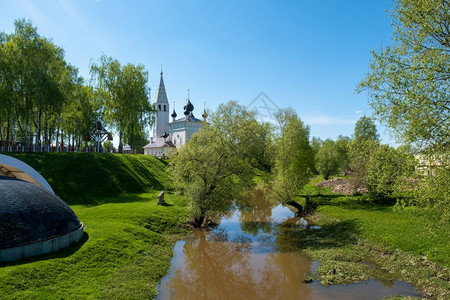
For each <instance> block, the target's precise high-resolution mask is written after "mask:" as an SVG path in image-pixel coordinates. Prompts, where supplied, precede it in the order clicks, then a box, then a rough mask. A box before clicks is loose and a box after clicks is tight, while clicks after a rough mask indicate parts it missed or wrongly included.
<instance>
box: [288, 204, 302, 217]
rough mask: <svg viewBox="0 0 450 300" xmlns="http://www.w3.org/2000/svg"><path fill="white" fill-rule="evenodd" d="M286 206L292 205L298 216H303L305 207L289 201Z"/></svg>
mask: <svg viewBox="0 0 450 300" xmlns="http://www.w3.org/2000/svg"><path fill="white" fill-rule="evenodd" d="M286 204H287V205H291V206H293V207H295V208H296V209H297V213H296V215H300V214H302V213H303V212H304V209H303V206H301V205H300V204H298V203H297V202H295V201H288V202H287V203H286Z"/></svg>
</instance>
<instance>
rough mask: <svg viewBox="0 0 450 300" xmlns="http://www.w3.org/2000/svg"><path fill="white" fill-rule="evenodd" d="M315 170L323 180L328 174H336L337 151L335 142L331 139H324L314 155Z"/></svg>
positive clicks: (337, 163) (337, 165) (337, 164)
mask: <svg viewBox="0 0 450 300" xmlns="http://www.w3.org/2000/svg"><path fill="white" fill-rule="evenodd" d="M316 165H317V170H318V171H319V173H320V174H321V175H323V178H324V179H325V180H328V178H329V177H330V175H333V174H337V172H338V169H339V152H338V149H337V147H336V143H335V142H334V141H333V140H331V139H326V140H325V141H324V142H323V144H322V147H320V149H319V152H317V155H316Z"/></svg>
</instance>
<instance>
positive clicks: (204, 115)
mask: <svg viewBox="0 0 450 300" xmlns="http://www.w3.org/2000/svg"><path fill="white" fill-rule="evenodd" d="M202 117H203V118H204V119H206V118H207V117H208V114H207V113H206V110H204V111H203V114H202Z"/></svg>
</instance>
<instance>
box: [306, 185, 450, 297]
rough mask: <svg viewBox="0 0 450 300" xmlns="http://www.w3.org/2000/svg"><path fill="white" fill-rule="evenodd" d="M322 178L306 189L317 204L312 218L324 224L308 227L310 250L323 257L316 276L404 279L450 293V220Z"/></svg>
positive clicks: (429, 293) (425, 290)
mask: <svg viewBox="0 0 450 300" xmlns="http://www.w3.org/2000/svg"><path fill="white" fill-rule="evenodd" d="M319 180H320V179H316V180H315V181H313V182H312V183H310V184H309V185H307V186H306V187H305V189H304V190H303V191H302V195H303V196H304V197H306V196H308V197H310V199H312V201H313V203H314V205H315V206H316V210H315V213H314V214H313V215H312V216H311V218H310V221H312V222H314V223H316V224H317V225H320V226H321V228H320V229H318V230H311V231H306V232H304V233H302V234H304V235H305V239H306V241H305V250H306V252H307V253H308V254H309V255H310V256H312V258H313V259H316V260H318V261H319V263H320V267H319V269H318V270H317V273H316V274H315V277H316V278H318V279H320V280H321V281H322V282H323V283H325V284H334V283H348V282H353V281H361V280H365V279H368V278H379V279H382V280H387V281H392V280H396V279H400V280H404V281H407V282H410V283H412V284H413V285H414V286H416V287H417V288H418V289H419V290H420V291H421V292H422V295H423V296H425V297H433V298H437V299H448V297H450V285H449V280H450V271H449V265H450V253H449V251H450V249H449V245H448V241H449V238H450V237H449V233H450V224H442V223H438V222H436V221H435V220H434V218H433V216H432V215H428V214H427V213H426V212H423V211H419V210H415V209H412V208H409V209H403V210H400V211H396V210H395V209H394V206H380V205H374V204H372V203H369V202H367V201H365V200H364V199H363V197H361V196H360V197H346V196H342V195H336V194H333V193H332V192H330V190H329V189H325V188H318V187H316V186H314V183H315V182H317V181H319Z"/></svg>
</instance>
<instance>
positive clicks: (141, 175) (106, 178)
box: [0, 153, 187, 299]
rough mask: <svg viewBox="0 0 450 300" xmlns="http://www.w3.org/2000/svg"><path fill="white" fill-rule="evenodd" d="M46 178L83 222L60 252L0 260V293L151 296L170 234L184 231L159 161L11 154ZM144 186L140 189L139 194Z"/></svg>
mask: <svg viewBox="0 0 450 300" xmlns="http://www.w3.org/2000/svg"><path fill="white" fill-rule="evenodd" d="M11 156H14V157H16V158H18V159H20V160H22V161H24V162H26V163H27V164H29V165H30V166H32V167H33V168H35V169H36V170H37V171H38V172H39V173H41V174H42V176H44V178H46V179H47V181H48V182H49V183H50V185H51V186H52V188H53V189H54V191H55V193H56V194H57V195H58V196H60V197H61V198H62V199H63V200H65V201H66V202H68V203H69V204H70V206H71V208H72V209H73V210H74V212H75V213H76V214H77V216H78V218H79V219H80V220H81V222H83V224H84V226H85V230H84V231H85V233H84V236H83V238H82V240H81V241H80V242H78V243H76V244H74V245H72V246H70V247H69V248H67V249H64V250H62V251H59V252H56V253H52V254H47V255H42V256H37V257H32V258H28V259H24V260H20V261H17V262H12V263H4V264H0V299H99V298H100V299H153V298H155V297H156V292H157V290H156V286H157V284H158V281H159V280H160V278H161V277H162V276H164V275H165V274H166V273H167V271H168V269H169V267H170V260H171V258H172V246H173V242H174V240H176V239H177V238H178V237H179V236H180V235H183V234H185V233H186V231H187V229H186V228H184V227H183V226H182V224H183V223H184V222H185V220H186V219H187V215H186V210H185V209H184V205H185V198H184V197H183V196H180V195H173V194H171V193H166V194H165V200H166V201H167V203H169V205H168V206H158V205H156V197H157V194H158V193H159V190H161V189H164V188H165V187H166V186H167V185H168V184H169V177H168V175H167V174H166V170H165V169H166V163H165V162H164V161H161V160H159V159H156V158H154V157H151V156H144V155H120V154H96V153H39V154H26V153H23V154H22V153H20V154H12V155H11ZM144 191H145V192H144Z"/></svg>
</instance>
